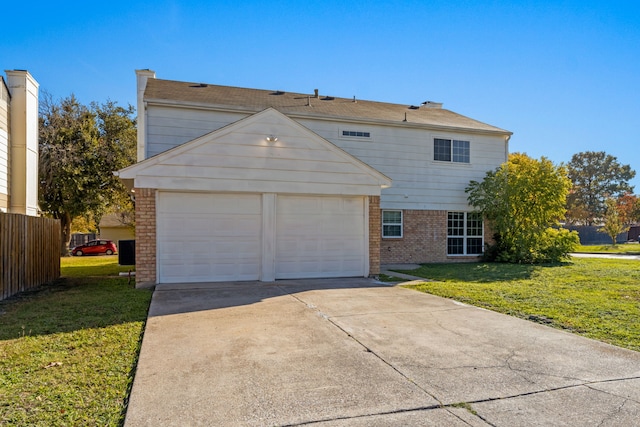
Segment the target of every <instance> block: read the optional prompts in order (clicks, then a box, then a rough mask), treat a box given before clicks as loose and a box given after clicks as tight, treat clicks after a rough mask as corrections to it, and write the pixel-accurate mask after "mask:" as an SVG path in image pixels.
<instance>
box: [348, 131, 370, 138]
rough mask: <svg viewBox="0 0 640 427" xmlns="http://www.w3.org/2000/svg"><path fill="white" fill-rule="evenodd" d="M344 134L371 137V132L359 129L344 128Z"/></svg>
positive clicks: (355, 136) (354, 136)
mask: <svg viewBox="0 0 640 427" xmlns="http://www.w3.org/2000/svg"><path fill="white" fill-rule="evenodd" d="M342 136H347V137H353V138H371V132H362V131H359V130H357V131H356V130H343V131H342Z"/></svg>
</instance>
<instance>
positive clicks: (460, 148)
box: [433, 138, 471, 163]
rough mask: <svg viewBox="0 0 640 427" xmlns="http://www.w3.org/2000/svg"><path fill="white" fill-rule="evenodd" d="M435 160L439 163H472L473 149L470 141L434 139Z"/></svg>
mask: <svg viewBox="0 0 640 427" xmlns="http://www.w3.org/2000/svg"><path fill="white" fill-rule="evenodd" d="M433 160H437V161H439V162H454V163H470V162H471V148H470V144H469V141H459V140H457V139H443V138H434V139H433Z"/></svg>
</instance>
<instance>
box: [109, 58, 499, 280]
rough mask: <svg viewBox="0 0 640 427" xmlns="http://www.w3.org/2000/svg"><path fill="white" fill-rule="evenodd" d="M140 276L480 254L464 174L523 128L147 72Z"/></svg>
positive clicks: (186, 276) (434, 107) (477, 170)
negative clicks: (173, 78) (511, 129)
mask: <svg viewBox="0 0 640 427" xmlns="http://www.w3.org/2000/svg"><path fill="white" fill-rule="evenodd" d="M137 81H138V163H136V164H135V165H133V166H130V167H128V168H126V169H123V170H121V171H119V176H120V177H121V179H123V180H124V181H125V183H127V184H128V185H129V186H130V187H131V188H132V189H133V191H134V192H135V198H136V227H137V230H136V274H137V281H138V283H139V284H144V283H185V282H209V281H228V280H261V281H273V280H276V279H286V278H312V277H349V276H361V277H362V276H365V277H366V276H371V275H375V274H377V273H379V268H380V264H386V263H426V262H448V261H451V262H456V261H468V260H475V259H477V257H478V255H479V254H481V253H482V250H483V246H484V241H485V239H486V238H487V236H486V235H487V234H488V230H487V229H486V227H485V226H484V224H483V220H482V218H481V217H480V216H479V215H478V214H476V213H473V212H472V209H471V208H470V207H469V205H468V204H467V198H466V193H465V192H464V189H465V187H466V186H467V185H468V184H469V181H471V180H481V179H482V178H483V177H484V175H485V173H486V171H488V170H491V169H494V168H496V167H497V166H498V165H500V164H501V163H503V162H505V161H506V160H507V155H508V142H509V138H510V136H511V132H509V131H506V130H504V129H500V128H497V127H495V126H491V125H488V124H485V123H482V122H479V121H477V120H473V119H470V118H468V117H465V116H462V115H460V114H457V113H454V112H452V111H449V110H446V109H444V108H442V104H439V103H435V102H429V101H425V102H421V103H417V104H415V105H399V104H390V103H384V102H373V101H365V100H361V99H357V98H355V97H353V98H339V97H334V96H328V95H326V94H323V93H321V91H319V90H313V91H312V92H310V93H291V92H286V91H283V90H279V89H273V90H257V89H247V88H236V87H228V86H217V85H211V84H202V83H189V82H180V81H170V80H162V79H157V78H156V76H155V73H154V72H153V71H150V70H138V71H137Z"/></svg>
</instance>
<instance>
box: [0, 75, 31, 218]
mask: <svg viewBox="0 0 640 427" xmlns="http://www.w3.org/2000/svg"><path fill="white" fill-rule="evenodd" d="M6 74H7V78H6V80H5V79H4V78H2V76H0V212H5V213H18V214H23V215H30V216H36V215H38V82H36V81H35V79H34V78H33V77H32V76H31V74H29V72H28V71H23V70H7V71H6Z"/></svg>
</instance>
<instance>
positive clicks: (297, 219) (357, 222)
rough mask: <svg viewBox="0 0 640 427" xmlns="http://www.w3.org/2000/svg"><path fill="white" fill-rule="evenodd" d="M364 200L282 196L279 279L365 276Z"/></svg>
mask: <svg viewBox="0 0 640 427" xmlns="http://www.w3.org/2000/svg"><path fill="white" fill-rule="evenodd" d="M364 206H365V204H364V198H363V197H315V196H282V195H279V196H278V199H277V203H276V230H277V231H276V259H275V261H276V263H275V265H276V271H275V275H276V279H295V278H312V277H351V276H363V275H364V269H365V261H366V259H365V251H366V245H365V217H364Z"/></svg>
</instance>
